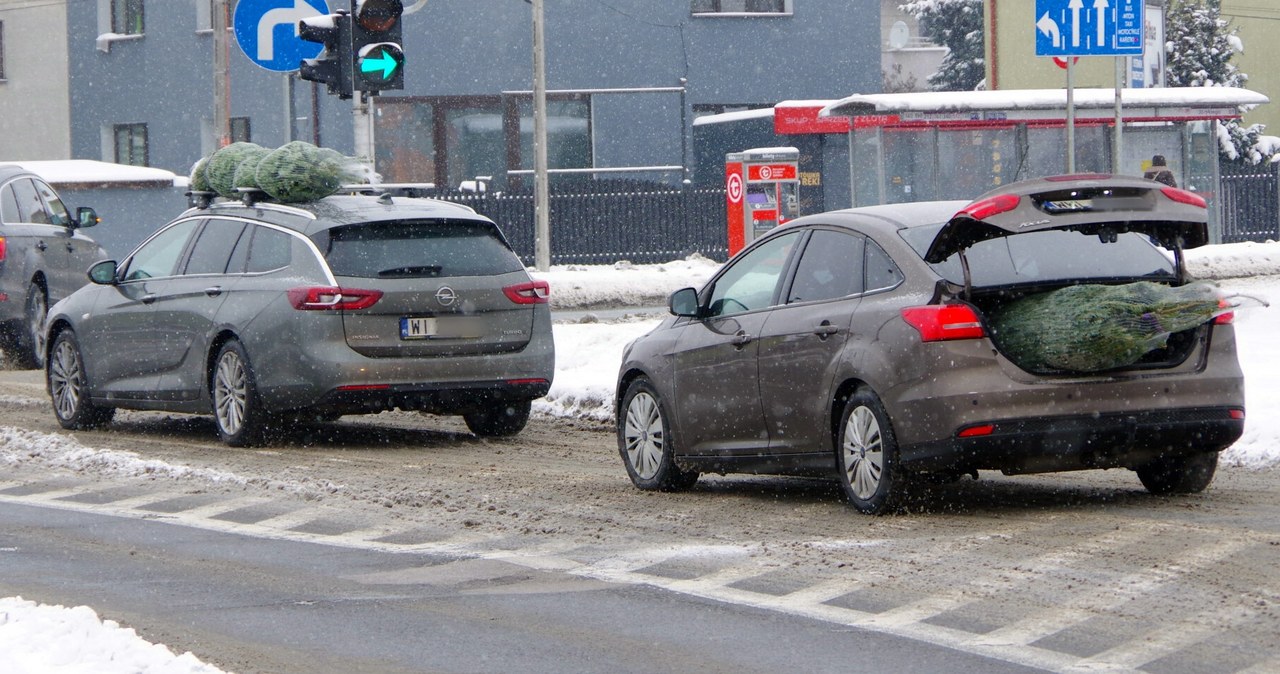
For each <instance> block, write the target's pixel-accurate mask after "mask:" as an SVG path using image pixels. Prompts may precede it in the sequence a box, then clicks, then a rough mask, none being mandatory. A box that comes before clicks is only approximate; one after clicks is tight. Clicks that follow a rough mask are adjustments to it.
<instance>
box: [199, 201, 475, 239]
mask: <svg viewBox="0 0 1280 674" xmlns="http://www.w3.org/2000/svg"><path fill="white" fill-rule="evenodd" d="M201 214H206V215H235V216H240V217H247V218H253V219H256V220H264V221H267V222H271V223H272V224H278V225H283V226H286V227H289V228H291V229H296V230H298V231H300V232H302V233H304V234H311V233H314V232H317V231H320V230H324V229H329V228H331V227H335V226H340V225H350V224H357V223H364V222H392V221H398V220H417V219H427V220H440V219H449V220H468V221H473V222H483V223H488V224H493V221H491V220H489V219H488V218H486V217H484V216H483V215H480V214H478V213H476V212H475V210H473V209H471V208H469V207H467V206H464V205H462V204H455V203H452V202H448V201H441V200H439V199H423V198H417V197H393V196H390V195H381V196H368V195H334V196H329V197H325V198H323V199H317V200H315V201H308V202H305V203H296V204H279V203H274V202H264V201H259V202H254V203H251V204H246V203H243V202H240V201H230V200H227V201H215V202H213V203H211V204H209V205H208V206H206V207H203V208H200V207H197V208H191V209H188V210H187V211H186V212H184V213H183V214H182V216H181V217H190V216H193V215H201Z"/></svg>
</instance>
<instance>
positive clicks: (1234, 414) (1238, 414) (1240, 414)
mask: <svg viewBox="0 0 1280 674" xmlns="http://www.w3.org/2000/svg"><path fill="white" fill-rule="evenodd" d="M1227 414H1228V415H1230V416H1231V418H1232V419H1235V420H1236V421H1244V410H1241V409H1231V410H1228V411H1227Z"/></svg>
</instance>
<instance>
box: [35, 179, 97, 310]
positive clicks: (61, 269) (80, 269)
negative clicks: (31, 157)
mask: <svg viewBox="0 0 1280 674" xmlns="http://www.w3.org/2000/svg"><path fill="white" fill-rule="evenodd" d="M31 182H32V183H33V185H34V186H35V189H36V192H37V193H38V194H39V195H40V198H41V201H43V202H44V208H45V213H46V214H47V219H48V221H49V222H50V223H52V226H53V230H52V236H53V239H54V240H53V242H52V243H51V244H50V245H51V249H50V252H51V253H53V255H52V256H51V258H50V260H51V263H52V262H54V261H56V265H51V267H50V269H49V270H48V273H49V276H50V279H51V280H50V283H49V304H51V305H52V304H53V303H54V302H57V301H58V300H60V299H62V298H64V297H66V296H67V295H70V294H71V293H73V292H75V291H76V289H78V288H79V287H80V286H83V285H84V284H86V283H88V282H89V279H88V276H87V275H86V272H88V270H89V267H90V266H91V265H93V263H95V262H98V261H99V260H102V259H104V257H105V254H104V253H103V251H102V248H101V247H100V246H99V245H98V243H97V242H96V241H94V240H93V239H91V238H89V237H88V236H86V235H84V234H82V233H81V232H80V229H79V228H78V227H77V225H76V223H75V221H74V219H73V218H72V216H71V213H70V212H69V211H68V210H67V207H66V205H65V204H63V203H62V199H61V198H59V197H58V193H57V192H54V191H53V188H52V187H49V186H48V185H47V184H45V183H44V182H43V181H41V180H35V179H32V181H31Z"/></svg>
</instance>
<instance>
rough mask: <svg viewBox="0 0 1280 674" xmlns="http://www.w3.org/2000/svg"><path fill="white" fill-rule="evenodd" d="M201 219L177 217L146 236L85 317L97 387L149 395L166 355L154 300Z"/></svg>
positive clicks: (87, 359) (89, 359) (86, 344)
mask: <svg viewBox="0 0 1280 674" xmlns="http://www.w3.org/2000/svg"><path fill="white" fill-rule="evenodd" d="M200 222H201V220H200V219H198V218H192V219H188V220H180V221H178V222H175V223H173V224H171V225H168V226H166V227H165V228H164V229H161V230H160V231H159V232H157V233H156V234H154V235H152V236H151V238H149V239H147V241H146V242H144V243H143V244H142V245H141V246H139V247H138V249H137V250H135V251H134V252H133V254H132V255H130V256H129V257H128V258H127V259H126V260H125V261H124V262H123V263H122V264H121V265H120V268H119V270H118V272H117V278H118V281H117V283H116V284H115V285H113V286H110V287H108V288H107V289H106V291H105V292H103V293H102V294H101V297H100V298H99V299H98V301H97V303H96V310H95V314H94V315H93V316H91V317H90V318H88V319H86V320H85V321H84V322H83V326H84V329H85V330H86V334H85V335H84V339H83V340H81V348H82V350H83V351H84V356H85V363H86V367H87V368H89V373H90V376H91V378H92V380H93V381H94V382H95V384H96V386H97V387H99V388H101V389H103V390H105V391H107V392H108V393H109V394H110V395H118V396H121V397H130V398H146V397H150V396H151V395H152V392H153V391H154V389H155V385H156V382H157V380H158V373H159V372H160V371H161V370H162V369H163V367H162V366H163V363H164V362H165V360H166V354H165V351H164V347H165V336H164V335H163V334H161V333H160V332H159V331H158V330H157V329H156V320H155V309H154V303H155V301H156V299H157V297H159V295H160V294H161V293H164V292H167V291H166V290H165V288H164V286H165V283H166V282H167V281H168V280H170V279H172V278H173V276H174V275H175V273H176V270H177V268H178V263H179V262H180V261H181V260H182V259H183V253H184V252H185V251H186V249H187V246H188V244H189V242H190V239H191V236H192V235H193V234H194V233H195V231H196V227H197V226H198V225H199V224H200Z"/></svg>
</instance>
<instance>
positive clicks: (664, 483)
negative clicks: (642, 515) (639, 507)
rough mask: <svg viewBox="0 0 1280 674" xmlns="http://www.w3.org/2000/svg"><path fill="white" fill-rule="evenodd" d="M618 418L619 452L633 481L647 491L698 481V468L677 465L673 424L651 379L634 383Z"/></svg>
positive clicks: (682, 486)
mask: <svg viewBox="0 0 1280 674" xmlns="http://www.w3.org/2000/svg"><path fill="white" fill-rule="evenodd" d="M618 417H619V418H618V422H617V426H618V452H619V453H620V454H622V463H623V464H624V465H626V467H627V475H629V476H630V477H631V483H632V484H634V485H635V486H637V487H639V488H640V489H645V490H660V491H682V490H685V489H688V488H690V487H692V486H693V484H694V483H695V482H697V481H698V473H697V472H696V471H691V470H681V468H680V466H678V465H676V460H675V449H676V447H675V442H674V440H673V438H672V436H671V426H670V424H669V423H668V421H667V416H666V413H665V411H664V410H663V407H662V401H661V399H660V398H659V397H658V392H657V391H656V390H655V389H654V388H653V384H650V383H649V380H647V379H645V378H643V377H641V378H640V379H637V380H635V381H633V382H631V385H630V386H628V387H627V392H626V394H625V395H624V396H623V398H622V405H621V406H619V408H618Z"/></svg>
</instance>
